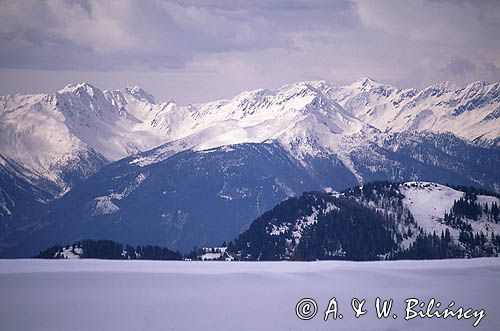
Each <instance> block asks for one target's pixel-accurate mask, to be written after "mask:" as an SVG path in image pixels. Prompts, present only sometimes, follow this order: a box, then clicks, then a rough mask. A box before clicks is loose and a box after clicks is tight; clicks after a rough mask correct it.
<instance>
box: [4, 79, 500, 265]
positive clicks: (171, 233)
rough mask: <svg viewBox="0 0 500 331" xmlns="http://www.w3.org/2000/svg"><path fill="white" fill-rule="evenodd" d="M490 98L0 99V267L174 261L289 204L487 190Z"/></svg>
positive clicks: (321, 93)
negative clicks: (390, 191) (51, 249)
mask: <svg viewBox="0 0 500 331" xmlns="http://www.w3.org/2000/svg"><path fill="white" fill-rule="evenodd" d="M499 93H500V92H499V84H498V83H495V84H489V83H484V82H477V83H473V84H470V85H468V86H466V87H463V88H453V87H452V86H451V84H449V83H442V84H439V85H436V86H432V87H429V88H427V89H424V90H421V91H417V90H414V89H398V88H395V87H392V86H390V85H386V84H380V83H377V82H375V81H373V80H371V79H369V78H363V79H361V80H359V81H357V82H355V83H353V84H351V85H347V86H334V85H332V84H330V83H328V82H324V81H315V82H299V83H295V84H291V85H285V86H283V87H281V88H279V89H276V90H263V89H260V90H255V91H248V92H243V93H241V94H239V95H237V96H235V97H234V98H232V99H230V100H220V101H216V102H210V103H205V104H196V105H187V106H179V105H177V104H175V102H166V103H161V102H157V101H156V100H155V98H154V97H153V96H152V95H150V94H149V93H147V92H145V91H144V90H143V89H141V88H139V87H127V88H125V89H123V90H114V91H101V90H100V89H99V88H97V87H94V86H92V85H90V84H86V83H82V84H75V85H68V86H67V87H65V88H64V89H62V90H60V91H57V92H55V93H52V94H40V95H11V96H5V97H0V157H1V158H0V160H2V162H1V163H0V171H1V186H0V189H1V191H0V193H1V197H0V198H1V199H0V211H1V212H0V229H1V231H2V232H0V256H20V255H23V254H29V255H32V254H34V252H33V249H41V248H44V247H47V246H48V245H50V244H55V243H59V242H61V240H64V242H69V241H72V240H78V239H82V238H110V239H115V240H119V241H122V242H130V243H132V244H141V243H146V242H147V243H149V242H151V243H155V244H159V245H166V246H169V247H172V248H175V249H180V250H183V251H186V250H189V249H191V248H192V246H193V245H204V244H214V243H217V242H219V241H222V240H228V239H231V238H232V237H233V236H234V235H236V234H238V233H239V232H240V231H241V230H243V229H245V228H246V227H247V226H248V225H249V224H250V222H251V221H252V220H253V219H254V218H255V217H257V216H258V215H260V214H261V213H262V212H264V211H265V210H267V209H268V208H271V207H272V206H274V205H275V204H276V203H278V202H279V201H281V200H282V199H284V198H286V197H289V196H296V195H300V194H301V193H302V192H304V191H307V190H322V189H324V188H326V187H331V188H333V189H335V190H343V189H345V188H347V187H351V186H354V185H358V184H362V183H366V182H369V181H373V180H391V181H397V182H402V181H409V180H427V181H433V182H440V183H450V184H455V185H457V184H460V185H470V186H476V187H484V188H487V189H489V190H492V191H495V192H499V191H500V174H499V173H498V171H497V170H496V169H499V168H500V149H499V136H500V123H499V121H500V120H499V116H498V115H499V114H498V113H499V110H498V109H499V107H500V99H499V98H500V96H499ZM138 192H140V194H139V193H138ZM163 192H166V193H163ZM169 192H171V193H169ZM179 192H182V194H179ZM164 195H167V196H168V199H164V198H165V196H164ZM21 200H22V201H21ZM15 206H17V207H15ZM20 206H21V207H22V208H21V207H20ZM24 206H26V208H24Z"/></svg>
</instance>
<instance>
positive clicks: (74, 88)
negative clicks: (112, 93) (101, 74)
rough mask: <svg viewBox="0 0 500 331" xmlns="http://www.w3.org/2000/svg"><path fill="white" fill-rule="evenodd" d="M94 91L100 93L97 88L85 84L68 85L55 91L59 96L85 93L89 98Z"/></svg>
mask: <svg viewBox="0 0 500 331" xmlns="http://www.w3.org/2000/svg"><path fill="white" fill-rule="evenodd" d="M96 91H100V90H99V88H97V87H95V86H93V85H91V84H89V83H87V82H82V83H77V84H68V85H66V86H65V87H64V88H63V89H61V90H59V91H57V92H58V93H60V94H63V93H82V92H85V93H87V94H88V95H90V96H93V95H94V93H95V92H96Z"/></svg>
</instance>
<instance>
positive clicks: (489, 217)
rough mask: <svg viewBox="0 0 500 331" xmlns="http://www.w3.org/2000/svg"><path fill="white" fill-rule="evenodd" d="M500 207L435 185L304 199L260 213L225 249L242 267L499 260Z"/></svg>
mask: <svg viewBox="0 0 500 331" xmlns="http://www.w3.org/2000/svg"><path fill="white" fill-rule="evenodd" d="M499 208H500V199H499V197H498V195H491V193H490V194H488V193H487V192H481V191H477V190H475V189H471V188H468V189H467V188H461V190H458V189H453V188H451V187H448V186H443V185H439V184H435V183H426V182H407V183H402V184H393V183H389V182H377V183H371V184H367V185H363V186H360V187H358V186H357V187H354V188H351V189H348V190H346V191H344V192H343V193H322V192H309V193H304V194H303V195H302V196H301V197H298V198H290V199H288V200H285V201H283V202H282V203H280V204H279V205H277V206H276V207H275V208H273V209H272V210H270V211H268V212H266V213H264V214H263V215H262V216H261V217H259V218H258V219H256V220H255V221H254V222H253V223H252V224H251V225H250V227H249V229H248V230H246V231H244V232H243V233H242V234H241V235H239V236H238V237H237V238H236V239H235V240H234V241H233V242H231V243H230V244H229V246H228V248H227V250H226V251H227V252H228V254H229V255H230V256H233V257H235V258H236V259H240V260H259V261H263V260H317V259H318V260H331V259H334V260H377V259H391V258H396V259H399V258H405V259H434V258H457V257H479V256H498V255H499V253H500V209H499Z"/></svg>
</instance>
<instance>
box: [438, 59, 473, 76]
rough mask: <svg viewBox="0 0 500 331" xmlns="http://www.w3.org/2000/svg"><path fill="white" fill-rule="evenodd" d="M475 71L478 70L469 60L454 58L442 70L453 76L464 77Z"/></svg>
mask: <svg viewBox="0 0 500 331" xmlns="http://www.w3.org/2000/svg"><path fill="white" fill-rule="evenodd" d="M474 69H476V65H475V64H474V63H472V62H470V61H469V60H467V59H461V58H454V59H452V60H451V61H450V62H449V63H448V64H447V65H446V66H445V67H444V68H443V69H442V71H444V72H446V73H449V74H451V75H458V76H463V75H466V74H469V73H470V72H472V71H474Z"/></svg>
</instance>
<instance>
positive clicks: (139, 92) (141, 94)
mask: <svg viewBox="0 0 500 331" xmlns="http://www.w3.org/2000/svg"><path fill="white" fill-rule="evenodd" d="M124 90H125V92H126V93H128V94H130V95H132V96H134V97H135V98H136V99H138V100H141V101H144V102H149V103H152V104H156V103H157V102H156V99H155V97H153V95H152V94H150V93H149V92H146V91H145V90H144V89H143V88H142V87H140V86H137V85H135V86H127V87H125V89H124Z"/></svg>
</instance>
